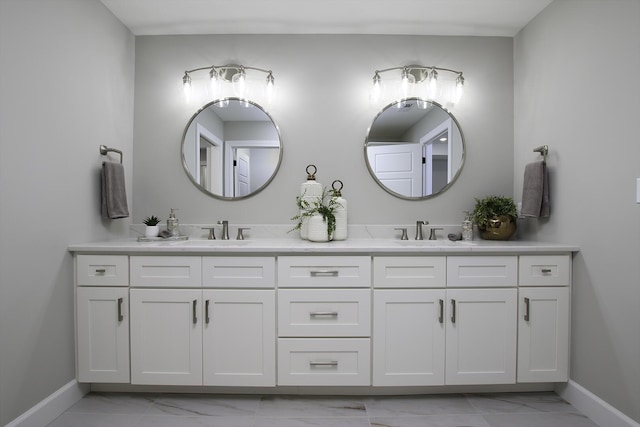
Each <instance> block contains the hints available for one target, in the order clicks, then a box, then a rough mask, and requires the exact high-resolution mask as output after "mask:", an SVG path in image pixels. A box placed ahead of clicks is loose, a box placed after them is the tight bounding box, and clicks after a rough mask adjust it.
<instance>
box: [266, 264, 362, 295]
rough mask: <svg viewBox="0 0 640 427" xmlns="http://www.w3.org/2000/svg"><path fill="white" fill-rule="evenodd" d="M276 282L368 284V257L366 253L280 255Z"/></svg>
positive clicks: (281, 284)
mask: <svg viewBox="0 0 640 427" xmlns="http://www.w3.org/2000/svg"><path fill="white" fill-rule="evenodd" d="M278 286H279V287H281V288H291V287H296V288H299V287H309V288H313V287H318V288H324V287H326V288H335V287H366V288H368V287H370V286H371V258H370V257H367V256H295V257H293V256H283V257H279V258H278Z"/></svg>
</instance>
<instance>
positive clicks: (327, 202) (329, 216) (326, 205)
mask: <svg viewBox="0 0 640 427" xmlns="http://www.w3.org/2000/svg"><path fill="white" fill-rule="evenodd" d="M296 205H297V206H298V210H299V212H300V213H299V214H298V215H295V216H293V217H292V218H291V220H292V221H297V223H296V226H295V227H294V228H292V229H291V230H289V232H291V231H295V230H300V228H302V223H303V222H304V220H305V219H308V218H310V217H312V216H314V215H321V216H322V220H323V221H324V222H325V223H326V224H327V234H328V235H329V236H331V235H332V234H333V232H334V231H335V229H336V215H335V211H336V208H338V207H339V206H342V205H341V204H340V203H338V201H337V200H336V199H335V197H333V191H327V189H326V188H325V189H324V190H322V196H321V197H318V198H316V199H315V200H314V201H311V202H310V201H308V200H305V197H304V194H303V195H302V196H297V197H296Z"/></svg>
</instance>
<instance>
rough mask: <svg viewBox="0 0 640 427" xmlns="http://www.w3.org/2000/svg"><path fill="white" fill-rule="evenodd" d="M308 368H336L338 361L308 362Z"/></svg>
mask: <svg viewBox="0 0 640 427" xmlns="http://www.w3.org/2000/svg"><path fill="white" fill-rule="evenodd" d="M309 366H311V367H314V366H338V361H337V360H332V361H330V362H314V361H311V362H309Z"/></svg>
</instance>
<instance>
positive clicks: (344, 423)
mask: <svg viewBox="0 0 640 427" xmlns="http://www.w3.org/2000/svg"><path fill="white" fill-rule="evenodd" d="M254 427H370V424H369V418H367V417H337V418H327V417H317V418H270V417H258V418H256V424H255V426H254Z"/></svg>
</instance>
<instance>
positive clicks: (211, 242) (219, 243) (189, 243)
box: [178, 239, 250, 246]
mask: <svg viewBox="0 0 640 427" xmlns="http://www.w3.org/2000/svg"><path fill="white" fill-rule="evenodd" d="M249 242H250V241H249V240H222V239H216V240H187V241H185V242H180V243H178V244H179V245H180V246H183V245H184V246H245V245H248V244H249Z"/></svg>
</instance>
